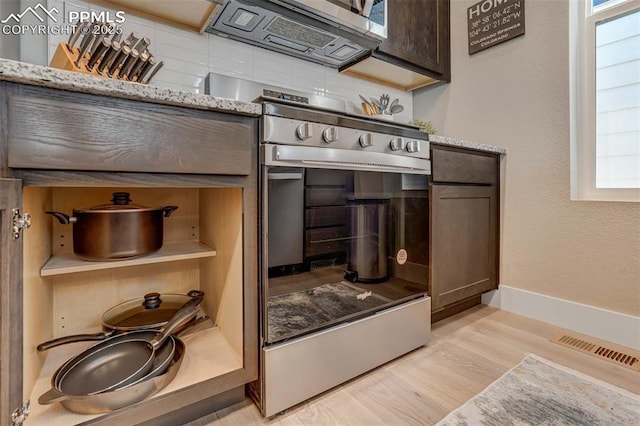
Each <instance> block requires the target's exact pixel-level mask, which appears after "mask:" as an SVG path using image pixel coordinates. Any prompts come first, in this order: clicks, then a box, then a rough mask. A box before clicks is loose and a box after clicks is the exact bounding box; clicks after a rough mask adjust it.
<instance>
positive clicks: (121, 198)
mask: <svg viewBox="0 0 640 426" xmlns="http://www.w3.org/2000/svg"><path fill="white" fill-rule="evenodd" d="M112 195H113V198H112V199H111V203H112V204H114V205H116V206H126V205H128V204H129V203H131V198H129V193H128V192H114V193H113V194H112Z"/></svg>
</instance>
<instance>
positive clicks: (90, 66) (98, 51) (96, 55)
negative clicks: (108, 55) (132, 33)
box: [87, 38, 111, 70]
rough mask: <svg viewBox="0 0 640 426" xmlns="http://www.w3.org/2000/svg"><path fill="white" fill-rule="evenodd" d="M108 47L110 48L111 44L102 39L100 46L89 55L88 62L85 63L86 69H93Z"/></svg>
mask: <svg viewBox="0 0 640 426" xmlns="http://www.w3.org/2000/svg"><path fill="white" fill-rule="evenodd" d="M109 47H111V42H110V41H109V40H107V39H104V38H103V39H102V41H101V42H100V45H98V47H97V48H96V49H95V50H94V51H93V52H92V53H91V56H90V58H89V62H87V68H88V69H90V70H91V69H93V67H95V66H96V64H97V63H98V61H99V60H100V59H101V58H102V57H103V55H104V53H105V52H106V51H107V49H108V48H109Z"/></svg>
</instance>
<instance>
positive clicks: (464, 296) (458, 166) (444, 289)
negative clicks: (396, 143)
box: [430, 146, 499, 322]
mask: <svg viewBox="0 0 640 426" xmlns="http://www.w3.org/2000/svg"><path fill="white" fill-rule="evenodd" d="M432 162H433V172H432V173H433V174H432V185H431V216H430V227H431V265H432V266H431V303H432V312H433V315H432V317H435V318H434V319H432V321H434V322H435V321H438V320H439V319H442V318H444V317H446V316H449V315H452V314H454V313H456V312H458V311H460V310H462V309H465V308H466V307H468V306H469V305H473V304H477V303H479V296H480V295H481V294H482V293H484V292H487V291H489V290H493V289H495V288H497V285H498V265H497V259H498V214H499V207H498V206H499V202H498V182H499V180H498V176H499V169H498V156H497V155H494V154H486V153H479V152H474V151H464V150H461V149H456V148H445V147H438V146H434V147H433V149H432Z"/></svg>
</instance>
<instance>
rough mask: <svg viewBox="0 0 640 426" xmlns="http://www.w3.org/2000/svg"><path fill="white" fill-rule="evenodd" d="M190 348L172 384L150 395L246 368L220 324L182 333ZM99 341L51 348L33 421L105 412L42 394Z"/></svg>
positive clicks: (76, 419) (75, 419) (35, 393)
mask: <svg viewBox="0 0 640 426" xmlns="http://www.w3.org/2000/svg"><path fill="white" fill-rule="evenodd" d="M211 324H212V323H211ZM181 339H182V341H183V342H184V344H185V345H186V351H185V355H184V359H183V361H182V365H181V366H180V370H178V374H176V377H175V378H174V379H173V380H172V381H171V383H169V385H168V386H167V387H166V388H164V389H162V390H161V391H160V392H159V393H157V394H156V395H154V396H152V397H151V398H150V399H152V398H154V397H156V396H160V395H165V394H169V393H172V392H175V391H177V390H179V389H183V388H186V387H188V386H191V385H193V384H196V383H200V382H203V381H206V380H209V379H212V378H214V377H219V376H222V375H224V374H227V373H230V372H232V371H236V370H240V369H242V358H241V357H240V355H238V353H237V352H236V351H234V350H233V348H232V347H231V345H230V344H229V342H228V341H227V339H226V338H225V337H224V335H223V334H222V332H221V331H220V330H219V329H218V328H217V327H213V326H212V327H211V328H207V329H204V330H201V331H198V332H194V333H193V334H188V335H186V336H184V337H181ZM93 343H95V342H78V343H72V344H68V345H64V346H60V347H58V348H53V349H50V350H49V351H47V358H46V360H45V362H44V366H43V367H42V370H41V371H40V375H39V377H38V380H37V382H36V384H35V386H34V388H33V389H32V392H31V395H30V400H31V414H30V415H29V421H28V422H29V424H35V425H47V426H49V425H71V424H74V425H75V424H78V423H82V422H88V421H90V420H92V419H96V418H98V417H101V416H103V414H76V413H72V412H71V411H68V410H67V409H65V408H64V407H63V406H62V405H60V404H58V403H54V404H51V405H40V404H39V403H38V397H39V396H40V395H42V394H43V393H45V392H46V391H47V390H49V388H51V376H52V375H53V374H54V373H55V371H56V369H57V368H58V367H59V366H60V365H61V364H62V363H63V362H65V361H66V360H67V359H69V358H71V357H73V356H75V355H77V354H78V353H80V352H82V351H83V350H85V349H86V348H88V347H89V346H91V345H92V344H93Z"/></svg>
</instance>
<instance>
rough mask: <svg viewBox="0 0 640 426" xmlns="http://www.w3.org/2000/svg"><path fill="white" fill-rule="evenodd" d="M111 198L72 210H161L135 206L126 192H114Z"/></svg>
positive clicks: (93, 211)
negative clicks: (97, 204) (107, 200)
mask: <svg viewBox="0 0 640 426" xmlns="http://www.w3.org/2000/svg"><path fill="white" fill-rule="evenodd" d="M112 195H113V198H112V199H111V203H110V204H101V205H99V206H91V207H85V208H83V209H77V210H76V209H74V212H92V213H95V212H99V211H103V212H114V211H131V210H135V211H151V210H161V209H159V208H158V209H153V208H149V207H144V206H136V205H135V204H131V198H130V197H129V193H128V192H114V193H113V194H112Z"/></svg>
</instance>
